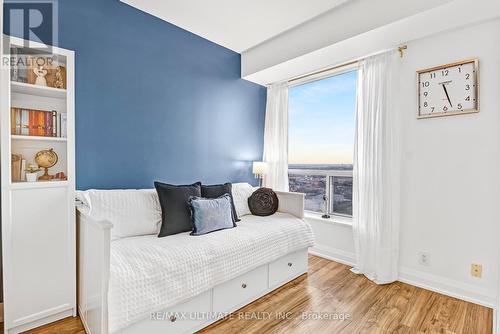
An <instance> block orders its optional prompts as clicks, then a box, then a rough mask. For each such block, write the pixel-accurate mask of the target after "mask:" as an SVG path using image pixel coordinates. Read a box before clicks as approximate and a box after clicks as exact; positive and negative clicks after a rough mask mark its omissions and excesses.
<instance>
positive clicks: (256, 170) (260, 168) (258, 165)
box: [252, 161, 267, 176]
mask: <svg viewBox="0 0 500 334" xmlns="http://www.w3.org/2000/svg"><path fill="white" fill-rule="evenodd" d="M266 167H267V164H266V163H265V162H262V161H254V162H253V165H252V173H253V174H254V175H258V176H262V175H264V174H266Z"/></svg>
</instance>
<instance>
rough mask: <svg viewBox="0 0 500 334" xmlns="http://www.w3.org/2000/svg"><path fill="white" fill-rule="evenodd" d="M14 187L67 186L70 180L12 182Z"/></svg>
mask: <svg viewBox="0 0 500 334" xmlns="http://www.w3.org/2000/svg"><path fill="white" fill-rule="evenodd" d="M10 186H11V188H12V189H34V188H58V187H67V186H68V181H38V182H12V183H11V185H10Z"/></svg>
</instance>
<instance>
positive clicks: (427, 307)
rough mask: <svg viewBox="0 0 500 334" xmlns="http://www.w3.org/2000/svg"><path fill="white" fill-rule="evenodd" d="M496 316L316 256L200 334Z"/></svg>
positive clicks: (393, 326) (62, 329)
mask: <svg viewBox="0 0 500 334" xmlns="http://www.w3.org/2000/svg"><path fill="white" fill-rule="evenodd" d="M280 312H281V313H280ZM286 315H288V317H287V316H286ZM342 316H343V317H344V320H341V317H342ZM492 317H493V311H492V310H491V309H489V308H486V307H482V306H479V305H475V304H471V303H467V302H464V301H461V300H458V299H455V298H451V297H447V296H444V295H440V294H438V293H434V292H431V291H428V290H424V289H420V288H417V287H414V286H411V285H408V284H404V283H400V282H396V283H393V284H389V285H382V286H380V285H376V284H374V283H372V282H370V281H369V280H368V279H366V278H365V277H364V276H360V275H355V274H353V273H351V272H350V271H349V267H348V266H345V265H343V264H339V263H336V262H333V261H329V260H325V259H323V258H320V257H316V256H310V257H309V272H308V274H307V275H302V276H301V277H299V278H297V279H296V280H294V281H292V282H290V283H288V284H286V285H285V286H283V287H281V288H279V289H277V290H275V291H273V292H271V293H269V294H267V295H266V296H264V297H262V298H260V299H259V300H257V301H255V302H253V303H252V304H250V305H248V306H246V307H244V308H242V309H240V310H238V311H237V312H236V313H235V314H234V315H233V317H232V318H227V319H223V320H221V321H219V322H217V323H215V324H213V325H211V326H209V327H207V328H205V329H203V330H202V331H200V332H199V333H200V334H216V333H224V334H229V333H245V334H262V333H273V334H281V333H283V334H284V333H287V334H288V333H300V334H304V333H311V334H313V333H314V334H316V333H346V334H347V333H356V334H358V333H384V334H385V333H398V334H420V333H447V334H453V333H456V334H459V333H463V334H472V333H474V334H491V333H492ZM242 318H245V319H242ZM29 333H36V334H47V333H58V334H73V333H79V334H80V333H84V331H83V327H82V325H81V322H80V320H79V318H68V319H64V320H61V321H58V322H56V323H53V324H50V325H47V326H44V327H40V328H37V329H35V330H32V331H30V332H29Z"/></svg>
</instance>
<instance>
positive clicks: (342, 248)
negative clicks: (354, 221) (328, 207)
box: [306, 217, 356, 265]
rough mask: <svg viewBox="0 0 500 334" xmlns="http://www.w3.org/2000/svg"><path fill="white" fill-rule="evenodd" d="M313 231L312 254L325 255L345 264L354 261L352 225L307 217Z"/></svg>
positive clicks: (352, 263)
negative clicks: (313, 243)
mask: <svg viewBox="0 0 500 334" xmlns="http://www.w3.org/2000/svg"><path fill="white" fill-rule="evenodd" d="M306 220H307V221H308V222H309V223H310V224H311V226H312V228H313V231H314V238H315V245H314V247H313V248H312V250H311V253H312V254H315V255H320V256H323V257H326V258H328V259H330V260H335V261H337V262H340V263H344V264H347V265H354V263H355V262H356V257H355V252H354V240H353V235H352V226H351V225H348V224H344V223H334V222H332V221H330V220H329V219H323V218H319V217H318V218H308V217H306Z"/></svg>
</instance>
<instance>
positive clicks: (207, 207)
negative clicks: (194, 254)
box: [189, 194, 234, 235]
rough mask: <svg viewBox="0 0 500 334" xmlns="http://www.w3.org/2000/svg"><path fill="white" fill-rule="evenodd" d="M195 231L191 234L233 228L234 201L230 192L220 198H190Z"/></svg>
mask: <svg viewBox="0 0 500 334" xmlns="http://www.w3.org/2000/svg"><path fill="white" fill-rule="evenodd" d="M189 207H190V209H191V221H192V223H193V231H192V232H191V235H202V234H207V233H210V232H214V231H218V230H224V229H227V228H233V227H234V224H233V215H232V201H231V196H230V195H229V194H224V195H222V196H220V197H218V198H211V199H209V198H203V197H194V196H193V197H191V198H190V199H189Z"/></svg>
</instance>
